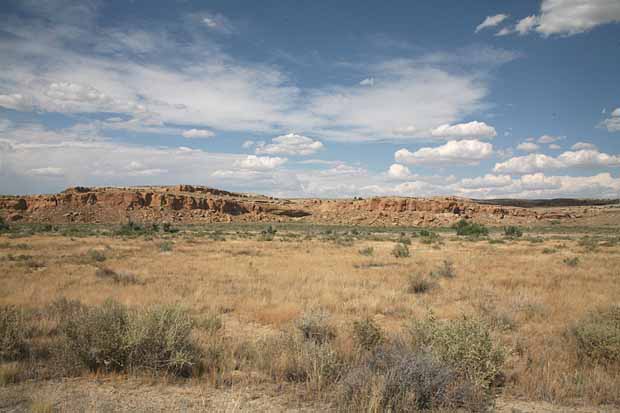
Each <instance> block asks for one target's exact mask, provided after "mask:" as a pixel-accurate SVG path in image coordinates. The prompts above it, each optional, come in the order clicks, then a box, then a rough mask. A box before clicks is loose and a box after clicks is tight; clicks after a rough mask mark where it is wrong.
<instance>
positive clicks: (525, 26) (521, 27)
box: [515, 16, 539, 35]
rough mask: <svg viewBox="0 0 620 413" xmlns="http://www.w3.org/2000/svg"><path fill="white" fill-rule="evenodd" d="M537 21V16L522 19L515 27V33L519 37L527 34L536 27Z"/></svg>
mask: <svg viewBox="0 0 620 413" xmlns="http://www.w3.org/2000/svg"><path fill="white" fill-rule="evenodd" d="M538 20H539V19H538V17H537V16H527V17H524V18H523V19H521V20H519V22H518V23H517V25H516V26H515V31H516V32H517V33H519V34H520V35H524V34H527V33H529V32H530V31H531V30H532V29H534V28H535V27H536V24H538Z"/></svg>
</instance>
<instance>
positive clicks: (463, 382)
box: [338, 344, 491, 412]
mask: <svg viewBox="0 0 620 413" xmlns="http://www.w3.org/2000/svg"><path fill="white" fill-rule="evenodd" d="M339 389H340V392H339V396H340V397H339V406H338V407H339V409H340V410H341V411H343V412H345V411H346V412H349V411H360V412H361V411H367V412H379V411H381V412H383V411H385V412H417V411H421V410H442V411H454V410H458V409H463V410H466V411H482V410H485V409H486V408H487V407H488V406H489V404H490V401H491V398H490V397H489V395H488V394H486V393H485V392H482V391H480V389H479V388H477V387H476V386H475V385H474V383H471V382H470V381H469V380H468V379H467V378H464V377H463V376H461V375H460V374H458V372H457V371H456V370H454V369H453V368H452V367H451V366H450V365H449V364H447V363H445V362H443V361H441V360H439V359H437V358H436V357H434V356H433V355H431V354H429V353H426V352H423V351H414V350H412V349H411V348H410V347H408V346H406V345H403V344H400V345H399V344H396V345H394V344H392V345H388V346H383V347H380V348H378V349H377V351H375V352H374V353H372V354H371V355H370V356H369V357H368V358H366V359H364V360H363V361H362V362H361V363H360V365H359V366H357V367H355V368H353V369H351V370H350V371H349V373H348V374H347V376H346V377H345V378H344V379H343V380H342V381H341V383H340V386H339Z"/></svg>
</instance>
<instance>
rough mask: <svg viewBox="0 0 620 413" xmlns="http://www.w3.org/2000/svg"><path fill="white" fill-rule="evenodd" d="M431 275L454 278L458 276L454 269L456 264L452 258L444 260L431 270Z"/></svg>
mask: <svg viewBox="0 0 620 413" xmlns="http://www.w3.org/2000/svg"><path fill="white" fill-rule="evenodd" d="M430 276H431V277H440V278H454V277H456V270H455V269H454V264H453V263H452V261H450V260H443V261H442V262H441V265H440V266H439V267H438V268H437V269H436V270H433V271H431V273H430Z"/></svg>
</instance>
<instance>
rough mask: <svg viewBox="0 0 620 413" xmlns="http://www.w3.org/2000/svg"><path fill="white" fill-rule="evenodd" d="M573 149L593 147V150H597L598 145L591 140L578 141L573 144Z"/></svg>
mask: <svg viewBox="0 0 620 413" xmlns="http://www.w3.org/2000/svg"><path fill="white" fill-rule="evenodd" d="M571 149H572V150H574V151H579V150H582V149H591V150H596V149H597V148H596V145H594V144H593V143H590V142H577V143H576V144H574V145H573V146H571Z"/></svg>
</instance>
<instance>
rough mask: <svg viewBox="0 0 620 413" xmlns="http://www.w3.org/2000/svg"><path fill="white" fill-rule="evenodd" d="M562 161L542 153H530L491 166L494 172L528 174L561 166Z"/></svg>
mask: <svg viewBox="0 0 620 413" xmlns="http://www.w3.org/2000/svg"><path fill="white" fill-rule="evenodd" d="M561 167H562V163H561V162H560V161H558V160H557V159H555V158H553V157H551V156H547V155H543V154H538V153H537V154H531V155H527V156H518V157H515V158H511V159H508V160H507V161H505V162H501V163H497V164H495V167H494V168H493V171H494V172H497V173H501V172H507V173H518V174H528V173H532V172H536V171H540V170H545V169H554V168H561Z"/></svg>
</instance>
